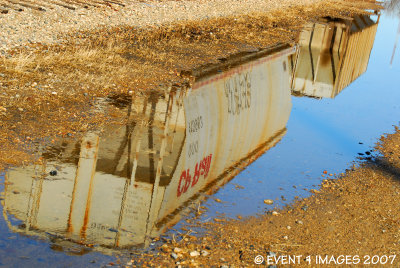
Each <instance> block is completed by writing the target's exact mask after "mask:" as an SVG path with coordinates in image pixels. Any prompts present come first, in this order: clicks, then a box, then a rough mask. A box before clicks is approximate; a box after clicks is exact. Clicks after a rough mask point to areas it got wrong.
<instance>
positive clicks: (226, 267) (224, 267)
mask: <svg viewBox="0 0 400 268" xmlns="http://www.w3.org/2000/svg"><path fill="white" fill-rule="evenodd" d="M220 267H221V268H229V266H226V265H221V266H220Z"/></svg>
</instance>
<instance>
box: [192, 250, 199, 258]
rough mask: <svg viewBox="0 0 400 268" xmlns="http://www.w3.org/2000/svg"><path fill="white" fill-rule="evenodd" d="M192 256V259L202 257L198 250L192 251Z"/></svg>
mask: <svg viewBox="0 0 400 268" xmlns="http://www.w3.org/2000/svg"><path fill="white" fill-rule="evenodd" d="M190 256H191V257H197V256H200V252H198V251H196V250H194V251H191V252H190Z"/></svg>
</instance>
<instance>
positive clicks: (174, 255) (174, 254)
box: [171, 252, 178, 260]
mask: <svg viewBox="0 0 400 268" xmlns="http://www.w3.org/2000/svg"><path fill="white" fill-rule="evenodd" d="M171 257H172V258H173V259H174V260H176V259H177V258H178V255H177V254H176V253H174V252H172V253H171Z"/></svg>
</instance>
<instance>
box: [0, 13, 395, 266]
mask: <svg viewBox="0 0 400 268" xmlns="http://www.w3.org/2000/svg"><path fill="white" fill-rule="evenodd" d="M373 20H376V18H373ZM368 22H369V23H372V24H373V23H374V22H373V21H368V20H366V19H364V23H366V24H368ZM398 23H399V19H398V18H390V17H386V16H382V17H381V18H380V22H379V25H378V31H377V34H376V37H375V38H374V39H375V42H374V46H373V49H372V52H371V57H370V59H369V63H368V68H367V70H366V72H365V73H363V74H362V75H361V76H360V77H358V78H357V79H355V81H353V82H352V83H351V84H350V85H349V86H348V87H345V88H344V89H343V91H341V90H339V91H338V92H336V93H335V94H333V95H331V96H330V97H329V98H326V97H322V98H319V97H318V96H313V97H307V96H304V95H312V94H310V92H308V93H307V92H305V91H302V92H301V94H299V92H297V93H296V94H295V95H296V96H290V91H287V92H286V93H282V91H281V87H285V85H288V79H286V78H287V77H288V76H289V73H290V71H289V69H290V68H289V66H293V62H294V61H295V57H294V56H293V52H292V51H291V50H290V48H289V49H288V48H285V47H282V48H281V49H280V50H279V51H278V52H277V53H275V54H274V55H275V56H274V57H275V58H268V57H269V56H267V57H264V58H263V59H264V60H255V61H254V63H252V65H248V66H247V67H246V66H244V67H241V68H242V69H240V70H241V71H240V72H231V73H230V74H229V73H228V74H221V77H220V78H221V79H228V80H225V81H229V83H225V84H222V86H223V87H224V90H225V91H224V94H223V96H221V98H225V97H226V98H227V101H228V102H227V103H228V104H227V105H228V110H227V115H226V116H227V117H226V120H227V122H228V121H229V120H232V121H229V123H228V124H226V127H225V125H224V124H225V123H221V121H218V120H219V119H216V118H213V117H212V116H210V114H211V113H212V112H209V111H212V109H213V106H212V105H213V103H211V104H209V107H210V108H209V109H205V111H202V114H201V115H198V114H197V112H198V111H197V109H198V108H196V107H201V105H202V104H203V102H204V100H207V99H206V98H207V92H208V91H210V90H211V89H209V88H207V83H206V82H205V83H203V84H202V85H201V86H200V87H204V88H203V89H202V91H200V90H199V91H197V92H200V93H191V94H192V95H193V96H195V97H196V98H192V99H185V100H183V101H182V102H180V98H179V96H178V93H174V94H176V95H173V98H171V97H169V98H168V96H167V97H166V98H165V99H164V101H160V102H159V103H157V104H156V103H153V104H152V105H154V107H156V105H159V106H157V107H161V108H160V109H161V110H162V109H163V107H164V106H165V107H172V108H171V110H170V112H169V114H171V117H169V116H167V115H165V113H164V114H163V113H160V114H157V111H158V110H157V109H158V108H154V109H153V111H154V113H152V112H151V111H152V110H151V109H150V114H149V116H150V118H152V119H153V121H154V122H156V121H157V120H158V121H157V122H159V123H160V124H161V125H157V124H154V125H151V126H141V127H138V126H139V125H140V124H138V123H137V122H134V123H132V124H131V125H129V126H127V128H126V129H124V130H121V131H120V132H115V133H114V134H113V135H112V138H110V137H108V138H107V137H100V138H99V137H98V136H96V135H95V134H93V133H91V134H88V135H87V136H86V137H85V140H84V141H83V142H82V141H76V142H72V143H71V142H70V143H67V144H63V145H60V148H51V149H50V150H49V152H50V153H48V164H47V165H44V167H41V168H43V170H38V168H37V167H27V168H25V169H21V168H15V169H11V170H9V171H7V174H2V175H0V181H1V182H2V183H1V184H0V192H2V194H1V199H2V200H1V201H2V206H3V211H2V212H3V214H2V215H1V216H0V266H4V267H23V266H33V267H37V266H42V267H54V266H55V267H70V266H81V267H91V266H93V267H98V266H104V265H107V264H108V263H110V262H113V261H115V258H114V257H112V256H109V255H113V254H114V255H115V254H119V253H121V254H124V255H125V257H126V256H127V255H126V254H127V253H126V252H125V253H124V251H123V250H122V249H121V248H124V246H139V247H140V248H143V247H147V246H149V245H150V246H151V240H149V239H148V237H149V236H156V235H158V234H160V233H162V231H163V230H164V228H167V227H171V226H173V224H174V223H175V222H179V219H180V217H181V216H176V215H179V211H181V210H182V208H185V207H188V206H189V207H190V206H191V204H192V203H193V204H195V205H196V204H197V202H198V201H199V200H201V197H202V196H206V194H207V193H209V192H215V191H216V193H215V194H214V195H213V196H212V197H211V198H208V199H207V201H205V205H206V206H207V207H208V211H207V212H206V213H205V215H203V216H202V218H201V220H202V221H208V220H210V219H212V218H213V217H215V216H216V215H219V213H225V215H226V216H228V217H235V216H236V215H242V216H247V215H254V214H257V213H263V212H264V211H265V210H266V209H271V208H272V207H273V206H268V205H265V204H264V203H263V200H264V199H274V200H276V201H275V203H274V205H276V206H281V205H284V204H287V203H290V202H292V201H293V198H294V197H295V196H300V197H304V196H307V195H309V192H308V191H307V190H305V189H312V188H317V187H318V185H319V184H320V182H321V179H323V177H322V176H321V175H322V174H323V171H324V170H327V173H328V174H330V173H332V174H335V173H336V174H339V173H341V172H344V171H345V170H346V168H349V167H351V165H352V164H353V161H355V160H357V158H358V157H360V155H359V153H365V152H366V151H369V150H371V149H372V147H373V146H374V144H375V142H376V141H377V138H379V137H380V135H381V134H382V133H385V132H392V131H393V125H398V124H399V121H400V102H399V100H400V90H399V89H400V88H399V84H398V83H399V81H400V79H399V75H400V55H399V54H400V52H399V51H397V52H396V53H397V54H396V55H395V58H394V60H393V65H392V66H390V59H391V56H392V52H393V46H394V44H395V38H396V30H397V25H398ZM316 27H317V26H315V25H314V26H313V28H311V27H310V29H309V30H310V31H311V30H312V29H314V30H315V29H317V28H316ZM318 27H320V28H318V29H319V30H321V31H327V32H332V31H333V32H335V33H336V35H335V34H333V36H339V35H338V34H337V33H338V32H339V30H333V28H329V27H328V28H323V27H325V26H321V25H319V26H318ZM321 27H322V28H321ZM338 29H339V28H338ZM315 31H316V30H315ZM327 36H329V34H328V35H327ZM307 38H309V36H308V37H307ZM313 38H314V39H313V40H314V41H313V42H314V45H315V47H312V49H311V47H309V49H308V47H307V46H304V47H303V52H304V53H306V54H304V55H305V56H304V57H306V58H307V55H309V54H307V53H308V52H309V51H312V53H311V55H312V56H311V58H312V59H311V60H312V61H313V62H314V65H315V66H314V67H312V68H315V69H314V70H313V72H306V73H307V74H306V75H305V77H308V78H310V77H311V79H312V77H313V76H314V75H315V80H316V81H317V82H318V81H324V82H327V83H328V84H329V81H331V80H335V79H334V78H333V77H335V75H338V74H339V71H340V70H339V69H337V66H338V64H337V63H338V61H339V59H340V57H338V58H335V57H336V54H335V53H333V52H335V51H336V50H335V49H337V50H338V53H337V54H338V55H339V54H340V48H339V47H340V45H339V44H341V41H340V40H339V39H337V40H336V41H338V42H336V41H332V42H331V43H329V44H328V48H329V47H330V48H331V50H332V51H333V52H332V51H331V54H329V51H328V50H324V51H323V53H322V52H321V54H320V55H321V57H320V62H318V56H317V55H319V52H318V51H317V52H316V50H318V45H316V43H315V42H317V41H318V34H317V33H316V32H315V35H314V36H313ZM372 40H373V36H372ZM367 41H368V40H367ZM363 42H366V40H360V42H359V46H362V45H363ZM306 43H307V42H306ZM398 50H399V49H398ZM357 51H359V50H357V49H355V50H354V52H357ZM291 53H292V54H291ZM288 55H289V56H288ZM331 55H333V56H332V57H330V56H331ZM368 56H369V52H368V53H367V54H365V53H364V55H362V54H359V55H358V56H357V57H355V58H358V57H366V59H368ZM285 57H286V58H285ZM288 57H289V58H288ZM300 58H301V57H299V59H300ZM332 58H333V59H334V62H336V65H335V63H334V64H333V65H332V61H331V60H332ZM367 62H368V61H367ZM328 63H329V64H328ZM263 64H264V65H263ZM282 64H283V65H282ZM319 64H320V65H319ZM257 66H258V67H257ZM260 66H261V67H260ZM263 66H264V67H263ZM282 66H283V69H282ZM316 66H321V68H320V69H319V70H318V71H317V68H316ZM331 66H336V67H332V68H333V69H335V68H336V69H335V72H333V73H334V74H332V73H331V72H327V74H325V73H324V70H325V71H326V70H328V69H329V68H330V67H331ZM246 68H247V69H246ZM257 68H261V69H262V68H267V69H268V72H269V73H273V74H274V76H273V77H274V80H271V79H270V80H268V79H269V78H268V77H267V79H266V80H263V79H264V78H257V79H259V80H260V81H261V82H259V83H261V84H263V83H264V84H268V85H269V86H268V88H267V91H256V92H255V91H251V90H253V89H252V88H254V87H256V86H257V83H258V82H254V81H256V80H254V79H253V80H251V79H252V78H251V75H253V76H254V77H258V76H257V75H258V73H257V72H258V71H257V70H258V69H257ZM310 68H311V67H310ZM324 68H325V69H324ZM360 68H361V67H360ZM261 69H260V70H261ZM278 69H279V72H278V71H277V70H278ZM246 70H252V71H247V72H246ZM307 70H308V69H307ZM329 70H331V69H329ZM251 72H253V73H251ZM352 72H354V70H352ZM313 73H314V74H313ZM227 75H228V78H226V77H225V76H227ZM229 75H230V76H229ZM229 77H231V78H229ZM229 79H230V80H229ZM319 79H320V80H319ZM337 80H338V79H337ZM249 81H252V82H251V83H252V84H251V85H250V84H249ZM257 81H258V80H257ZM235 85H239V88H240V89H239V94H238V95H237V88H235ZM217 87H218V85H217ZM339 88H340V87H339ZM301 89H302V86H299V90H301ZM303 89H304V88H303ZM235 90H236V91H235ZM265 92H267V93H268V95H266V96H264V95H262V94H265ZM306 93H307V94H306ZM314 93H315V92H314ZM179 94H180V93H179ZM196 94H197V95H196ZM235 94H236V95H235ZM257 94H258V95H257ZM285 94H286V95H285ZM315 94H316V93H315ZM300 95H302V96H300ZM170 96H171V95H170ZM261 97H265V98H266V99H268V101H269V103H268V105H259V107H260V108H258V110H256V111H255V112H254V113H255V114H252V110H251V107H253V106H251V105H254V104H259V103H258V102H257V101H260V99H261ZM316 97H317V98H316ZM331 97H333V98H331ZM181 99H182V98H181ZM237 99H240V101H239V103H240V105H236V104H237V103H238V102H237ZM149 100H150V99H149ZM167 100H168V101H167ZM146 101H147V100H146ZM146 101H142V102H141V103H140V105H147V104H146V103H147V102H146ZM149 103H151V101H149ZM234 103H236V104H235V105H236V106H235V105H233V104H234ZM261 104H262V103H261ZM163 105H164V106H163ZM182 105H186V107H192V108H190V109H189V110H187V111H185V113H186V116H187V117H190V118H192V119H193V120H191V121H189V120H188V119H187V122H189V126H186V127H187V128H188V129H187V130H186V132H185V129H184V128H183V127H184V125H185V123H184V121H183V123H182V122H181V121H182V118H181V115H180V114H182V110H181V108H182ZM215 105H216V106H215V107H217V108H218V109H219V106H218V104H215ZM165 107H164V108H165ZM266 107H267V108H266ZM270 107H271V108H270ZM217 108H215V109H217ZM290 108H291V109H290ZM218 109H217V110H218ZM266 109H267V110H266ZM268 109H269V110H268ZM167 110H168V108H167ZM199 110H201V109H200V108H199ZM267 111H269V113H267ZM131 112H132V111H130V110H129V109H128V110H127V113H128V115H130V113H131ZM167 114H168V113H167ZM289 114H290V117H289ZM157 116H158V117H160V118H161V119H160V118H157ZM163 116H164V117H163ZM234 116H235V117H234ZM246 116H247V117H257V118H259V119H261V123H258V124H256V125H255V126H256V128H255V129H254V131H249V129H247V128H249V127H250V126H254V124H253V125H251V123H248V122H247V120H246V118H247V117H246ZM262 116H266V117H265V118H263V117H262ZM164 118H165V120H164ZM232 118H236V119H235V120H233V119H232ZM288 118H289V120H288ZM174 120H175V121H174ZM213 120H214V121H213ZM287 120H288V121H287ZM170 121H171V122H172V121H174V123H173V127H172V129H173V130H172V129H170V130H171V133H173V135H170V136H169V137H173V138H172V139H169V138H168V139H164V138H163V137H166V136H165V135H164V134H165V132H164V131H165V130H166V129H167V130H168V128H163V125H162V124H165V125H167V126H168V125H171V123H170ZM286 121H287V124H286ZM207 122H212V123H210V124H206V123H207ZM265 122H267V123H265ZM249 124H250V125H249ZM263 124H265V125H263ZM257 126H260V128H263V129H264V132H265V133H264V132H262V131H258V130H257ZM285 126H286V129H285ZM246 127H247V128H246ZM204 128H207V132H204V133H206V134H204V133H203V134H204V135H208V136H207V137H211V138H209V139H207V140H206V141H205V140H196V137H197V138H198V137H202V136H196V135H200V134H197V133H198V132H199V131H200V130H201V129H204ZM268 130H271V131H268ZM272 130H273V131H272ZM110 131H111V132H110V133H113V132H112V131H113V130H110ZM135 131H138V132H137V133H139V134H140V133H141V132H140V131H142V132H143V131H145V132H146V135H147V134H148V137H151V138H148V139H147V138H146V139H143V140H141V138H140V135H136V134H135V133H136V132H135ZM106 132H107V131H106ZM236 132H238V133H239V134H237V136H235V133H236ZM163 133H164V134H163ZM185 133H186V134H185ZM241 133H247V134H246V135H247V136H246V137H242V136H240V135H241ZM138 137H139V138H138ZM146 137H147V136H146ZM214 140H216V144H217V148H219V149H216V150H214V151H212V150H211V149H210V150H211V151H208V150H207V148H214V147H215V144H214V142H215V141H214ZM248 140H250V141H248ZM252 140H260V142H259V143H256V142H254V144H253V143H252ZM266 141H267V142H266ZM264 142H266V143H264ZM276 142H277V144H276V146H274V145H275V143H276ZM138 144H139V147H140V146H142V147H145V148H146V150H142V151H140V153H138V154H137V155H138V158H135V157H134V155H135V154H134V152H135V148H136V147H135V146H136V145H138ZM140 144H141V145H140ZM163 144H164V145H163ZM213 144H214V145H213ZM260 144H262V146H261V147H260ZM246 146H247V147H246ZM273 146H274V147H273ZM99 148H100V149H99ZM227 148H228V149H227ZM246 148H251V150H252V151H253V150H255V148H258V149H257V150H259V151H257V150H255V151H254V152H253V153H252V154H251V156H248V155H247V153H248V150H249V149H246ZM260 148H261V149H260ZM246 150H247V151H246ZM164 151H165V152H166V153H164ZM210 152H212V153H210ZM264 152H265V153H264ZM197 154H198V155H199V157H198V158H196V159H197V160H193V159H192V158H191V157H197ZM254 154H255V155H256V157H253V155H254ZM54 155H57V157H55V156H54ZM160 155H161V156H163V157H161V158H163V161H160V160H159V158H158V157H159V156H160ZM246 155H247V156H246ZM259 155H260V156H259ZM258 156H259V158H257V157H258ZM366 156H367V155H363V157H366ZM135 159H136V160H135ZM191 159H192V160H191ZM240 159H242V161H241V162H240V163H243V164H242V165H240V164H239V165H236V164H235V165H234V166H233V169H232V168H230V169H229V168H228V167H231V163H234V162H235V161H238V160H240ZM253 160H255V161H254V162H253V163H251V164H250V165H248V164H249V163H250V162H251V161H253ZM135 161H136V162H135ZM185 163H186V164H185ZM188 163H195V164H196V165H195V166H194V165H193V166H190V171H189V170H188V169H189V168H188V166H187V165H189V164H188ZM96 165H97V166H96ZM247 165H248V166H247ZM158 166H160V167H162V169H161V170H162V171H161V172H160V173H159V172H158V171H157V170H158V169H157V167H158ZM246 166H247V167H246ZM242 168H245V169H244V170H243V171H242V172H240V173H239V174H238V175H236V173H235V172H236V171H235V169H242ZM227 169H229V172H228V171H226V170H227ZM181 170H183V171H181ZM50 171H57V174H53V175H49V174H50V173H49V172H50ZM133 171H134V172H133ZM178 172H179V174H176V173H178ZM86 173H87V174H88V175H87V176H89V177H90V176H91V178H92V179H91V180H89V181H86V180H84V178H85V176H86V175H85V174H86ZM132 173H133V175H132ZM157 174H158V175H157ZM221 174H222V175H221ZM235 175H236V176H235ZM207 176H209V177H213V176H214V177H215V178H217V177H218V178H219V179H218V180H217V181H218V182H217V183H216V184H215V185H214V186H213V187H211V188H212V189H211V190H204V187H205V185H206V182H207V181H206V178H208V177H207ZM81 177H82V178H83V179H81ZM232 178H233V179H232ZM93 181H94V182H93ZM10 182H11V183H10ZM189 182H190V183H189ZM92 184H93V185H92ZM154 185H158V187H155V186H154ZM196 187H197V188H196ZM85 191H87V192H88V194H87V193H86V192H85ZM199 193H200V194H199ZM86 194H87V195H86ZM87 196H89V198H87ZM214 198H218V199H220V200H221V201H222V202H216V201H215V200H214ZM71 200H72V201H71ZM24 202H25V203H24ZM102 202H103V203H102ZM22 204H24V205H22ZM170 212H173V216H165V215H170V214H169V213H170ZM82 222H83V223H82ZM155 222H158V223H157V226H156V227H155V225H154V223H155ZM160 222H161V223H160ZM153 225H154V226H153ZM178 226H179V224H178ZM78 227H79V228H78ZM79 244H83V245H88V244H89V245H90V247H85V246H80V245H79ZM108 254H109V255H108Z"/></svg>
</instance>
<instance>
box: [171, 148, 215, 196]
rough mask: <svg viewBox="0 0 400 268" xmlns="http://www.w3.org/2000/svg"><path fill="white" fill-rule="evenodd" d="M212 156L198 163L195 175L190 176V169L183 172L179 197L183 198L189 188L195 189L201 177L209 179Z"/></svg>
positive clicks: (179, 186)
mask: <svg viewBox="0 0 400 268" xmlns="http://www.w3.org/2000/svg"><path fill="white" fill-rule="evenodd" d="M211 159H212V154H210V155H208V156H206V157H204V158H203V159H202V160H201V161H200V162H198V163H196V166H195V168H194V175H193V176H192V175H191V174H190V169H189V168H188V169H187V170H184V171H182V174H181V177H180V179H179V184H178V190H177V196H178V197H179V196H181V195H182V194H184V193H186V192H187V190H188V189H189V187H194V186H195V185H196V184H197V182H198V181H199V179H200V176H203V178H204V179H205V178H207V175H208V172H209V171H210V166H211Z"/></svg>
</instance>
